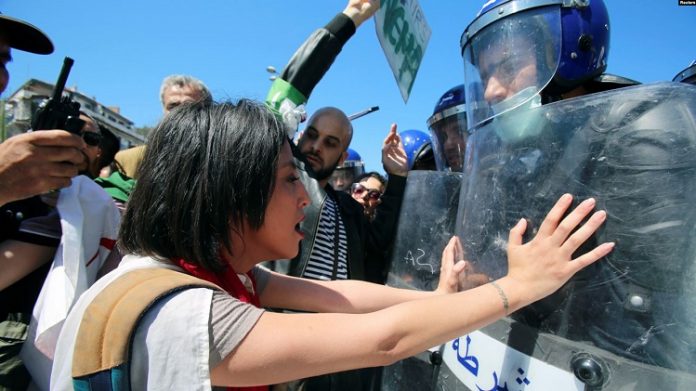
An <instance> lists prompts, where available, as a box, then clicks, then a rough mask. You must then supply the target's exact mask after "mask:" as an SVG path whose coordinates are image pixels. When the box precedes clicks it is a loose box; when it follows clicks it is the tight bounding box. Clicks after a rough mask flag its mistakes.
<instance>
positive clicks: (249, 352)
mask: <svg viewBox="0 0 696 391" xmlns="http://www.w3.org/2000/svg"><path fill="white" fill-rule="evenodd" d="M571 202H572V197H570V196H569V195H565V196H563V197H562V198H561V199H560V200H559V201H558V203H557V204H556V205H555V206H554V207H553V209H552V210H551V212H550V213H549V214H548V216H547V217H546V219H545V220H544V222H543V224H542V225H541V227H540V229H539V232H538V233H537V235H536V236H535V237H534V239H532V240H531V241H530V242H528V243H526V244H523V243H522V234H523V233H524V231H525V229H526V223H525V222H524V221H520V222H519V223H518V224H517V225H516V226H515V227H514V228H513V229H512V230H511V231H510V241H509V242H510V245H509V249H508V262H509V273H508V275H507V276H505V277H503V278H501V279H499V280H497V282H496V283H495V284H486V285H483V286H480V287H478V288H474V289H471V290H467V291H464V292H460V293H456V294H451V295H437V296H435V295H433V297H428V298H422V299H421V300H413V301H408V302H404V303H401V304H397V305H394V306H391V307H388V308H385V309H383V310H379V311H375V312H372V313H369V314H362V315H352V314H281V313H273V312H266V313H264V314H263V315H262V316H261V318H260V319H259V321H258V322H257V324H256V325H255V326H254V327H253V329H252V330H251V331H250V332H249V334H248V335H247V336H246V338H245V339H244V341H243V342H242V343H241V344H240V345H239V346H238V347H237V349H236V350H235V351H234V352H233V353H232V354H230V355H228V356H227V357H226V358H225V359H224V360H223V362H222V363H221V364H220V365H219V366H217V367H216V368H215V369H213V371H212V372H211V379H212V380H213V384H215V385H227V386H246V385H253V384H266V383H276V382H282V381H287V380H292V379H297V378H302V377H307V376H313V375H318V374H322V373H330V372H336V371H341V370H347V369H351V368H360V367H367V366H378V365H386V364H389V363H392V362H394V361H396V360H400V359H403V358H405V357H408V356H410V355H412V354H415V353H418V352H420V351H423V350H424V349H427V348H429V347H431V346H435V345H438V344H441V343H443V342H445V341H448V340H451V339H452V338H455V337H458V336H461V335H464V334H466V333H468V332H470V331H472V330H475V329H478V328H480V327H482V326H485V325H487V324H490V323H492V322H494V321H496V320H497V319H500V318H501V317H503V316H505V315H507V314H509V313H510V312H512V311H515V310H517V309H519V308H522V307H524V306H525V305H528V304H530V303H533V302H534V301H537V300H539V299H541V298H543V297H545V296H547V295H548V294H550V293H552V292H553V291H555V290H556V289H558V288H559V287H560V286H561V285H563V284H564V283H565V282H566V281H568V279H570V277H571V276H572V275H573V274H575V273H576V272H577V271H579V270H580V269H582V268H584V267H585V266H587V265H589V264H591V263H593V262H595V261H596V260H598V259H600V258H601V257H603V256H605V255H606V254H608V253H609V252H610V251H611V250H612V248H613V244H612V243H604V244H602V245H600V246H598V247H596V248H595V249H594V250H592V251H590V252H588V253H586V254H584V255H582V256H580V257H578V258H576V259H572V258H571V257H572V254H573V252H574V251H575V250H577V248H578V247H579V246H580V245H581V244H582V243H583V242H585V241H586V240H587V239H588V238H589V237H590V236H591V235H592V234H593V233H594V232H595V231H596V230H597V228H598V227H599V226H600V225H601V224H602V223H603V221H604V219H605V218H606V213H604V212H602V211H600V212H596V213H594V215H593V216H592V217H590V218H589V219H588V221H587V223H585V224H584V225H582V226H581V227H580V228H579V229H578V230H577V231H575V232H574V233H572V234H571V232H573V230H574V228H575V227H577V226H578V225H579V224H580V222H581V221H582V220H583V218H584V217H585V216H587V215H588V214H589V213H590V211H591V210H592V209H593V208H594V201H593V200H586V201H584V202H582V203H581V204H580V205H579V206H578V207H577V208H576V209H575V210H574V211H573V212H571V213H570V214H569V215H568V216H567V217H566V218H562V217H563V214H564V213H565V211H566V210H567V209H568V208H569V206H570V204H571ZM303 293H306V292H299V293H298V292H292V291H291V292H287V294H288V295H295V294H303ZM371 293H374V292H371ZM356 294H357V295H359V293H356ZM373 299H375V298H374V297H363V298H361V299H360V300H373ZM313 300H316V301H323V300H325V297H324V295H318V296H316V297H314V298H313ZM329 301H332V300H329ZM368 306H369V305H368Z"/></svg>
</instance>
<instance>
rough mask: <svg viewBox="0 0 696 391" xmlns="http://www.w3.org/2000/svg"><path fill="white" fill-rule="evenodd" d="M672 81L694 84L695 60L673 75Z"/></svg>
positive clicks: (695, 73)
mask: <svg viewBox="0 0 696 391" xmlns="http://www.w3.org/2000/svg"><path fill="white" fill-rule="evenodd" d="M672 81H676V82H680V83H688V84H694V85H696V60H694V62H692V63H691V65H689V66H688V67H686V69H684V70H683V71H681V72H679V73H678V74H677V75H676V76H674V79H672Z"/></svg>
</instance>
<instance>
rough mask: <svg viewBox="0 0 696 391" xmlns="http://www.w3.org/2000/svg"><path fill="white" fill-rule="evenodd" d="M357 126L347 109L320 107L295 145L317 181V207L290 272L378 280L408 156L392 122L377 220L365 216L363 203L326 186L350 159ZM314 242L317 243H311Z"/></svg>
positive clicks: (384, 151)
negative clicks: (348, 115) (385, 180)
mask: <svg viewBox="0 0 696 391" xmlns="http://www.w3.org/2000/svg"><path fill="white" fill-rule="evenodd" d="M352 135H353V128H352V125H351V123H350V121H349V120H348V118H347V117H346V115H345V113H343V112H342V111H341V110H339V109H337V108H335V107H324V108H322V109H319V110H317V111H316V112H315V113H314V114H313V115H312V117H311V118H310V119H309V121H308V124H307V127H306V129H305V130H304V132H303V134H302V137H301V138H300V139H299V141H298V146H297V149H298V151H299V154H300V156H301V157H302V158H303V159H304V160H305V161H306V162H307V165H308V166H309V170H311V171H310V175H311V176H312V178H313V179H314V180H315V181H316V184H317V185H318V186H317V185H314V186H313V187H311V186H310V187H309V188H310V190H309V192H310V197H312V198H317V199H318V200H317V203H316V206H312V207H310V208H309V209H308V211H307V219H306V220H305V221H303V223H302V226H301V228H302V230H303V231H304V232H305V234H306V239H305V241H304V242H303V244H302V253H301V254H300V255H299V256H298V257H296V258H295V259H293V261H292V262H291V265H290V274H291V275H294V276H297V277H306V278H312V279H319V280H336V279H348V278H351V279H360V280H365V279H367V280H370V278H374V279H377V281H374V280H373V281H374V282H383V280H381V278H382V277H381V273H382V272H383V269H384V265H385V263H386V254H384V251H385V249H387V248H389V246H390V243H391V241H392V239H393V233H394V229H395V226H396V217H397V216H398V210H399V207H400V205H401V198H402V196H403V187H404V182H405V174H406V171H407V170H406V156H405V153H404V151H403V147H402V145H401V140H400V138H399V135H398V134H397V133H396V126H395V125H394V126H392V129H391V131H390V132H389V134H388V136H387V138H386V139H385V141H384V145H383V148H382V163H383V165H384V168H385V171H386V172H387V173H388V174H389V181H390V182H389V183H390V185H389V186H387V189H386V190H385V192H384V194H383V196H382V202H381V203H380V206H379V207H378V210H377V212H376V216H375V219H374V220H373V221H372V222H370V221H368V220H367V219H366V218H365V217H364V213H363V207H362V206H361V205H360V204H358V203H357V202H356V201H355V200H353V199H352V197H351V196H350V195H348V194H346V193H343V192H335V191H334V190H333V189H332V188H331V186H329V185H328V181H329V177H330V176H331V173H332V172H333V170H334V169H335V168H336V166H337V165H339V164H341V163H342V162H343V160H344V159H345V158H346V156H347V153H346V149H347V148H348V145H349V144H350V141H351V138H352ZM313 243H315V245H312V244H313Z"/></svg>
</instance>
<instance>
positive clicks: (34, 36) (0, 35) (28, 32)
mask: <svg viewBox="0 0 696 391" xmlns="http://www.w3.org/2000/svg"><path fill="white" fill-rule="evenodd" d="M12 48H15V49H18V50H23V51H27V52H30V53H37V54H50V53H52V52H53V44H52V43H51V40H50V39H49V38H48V37H47V36H46V34H44V33H43V32H42V31H41V30H39V29H38V28H36V27H34V26H32V25H30V24H28V23H26V22H24V21H21V20H19V19H15V18H12V17H10V16H6V15H0V93H2V92H3V91H5V88H7V83H8V82H9V79H10V74H9V71H8V70H7V68H6V66H7V63H9V62H10V61H11V60H12ZM84 147H85V144H84V142H83V141H82V139H80V138H79V137H77V136H75V135H73V134H70V133H68V132H66V131H63V130H49V131H42V132H32V133H26V134H21V135H17V136H14V137H11V138H9V139H7V140H5V141H3V142H2V143H1V144H0V183H1V184H2V186H0V206H3V205H5V204H7V203H8V202H12V201H17V200H21V199H24V198H27V197H31V196H33V195H37V194H41V193H43V192H46V191H48V190H52V189H59V188H61V187H65V186H68V185H69V184H70V178H72V177H74V176H75V175H77V172H78V170H79V169H80V168H82V165H83V164H84V157H83V155H82V153H80V150H81V149H83V148H84ZM5 214H6V213H2V215H5ZM8 224H9V223H8ZM2 225H3V226H5V223H3V224H2Z"/></svg>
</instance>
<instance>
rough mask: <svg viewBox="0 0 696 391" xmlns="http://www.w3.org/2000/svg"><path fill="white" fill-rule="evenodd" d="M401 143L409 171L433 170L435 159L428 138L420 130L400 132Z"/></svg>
mask: <svg viewBox="0 0 696 391" xmlns="http://www.w3.org/2000/svg"><path fill="white" fill-rule="evenodd" d="M399 135H400V136H401V142H402V143H403V145H404V150H405V151H406V157H407V158H408V169H409V170H435V169H436V166H435V158H434V156H433V146H432V141H431V140H430V136H429V135H428V134H427V133H425V132H423V131H422V130H417V129H410V130H404V131H403V132H400V133H399Z"/></svg>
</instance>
